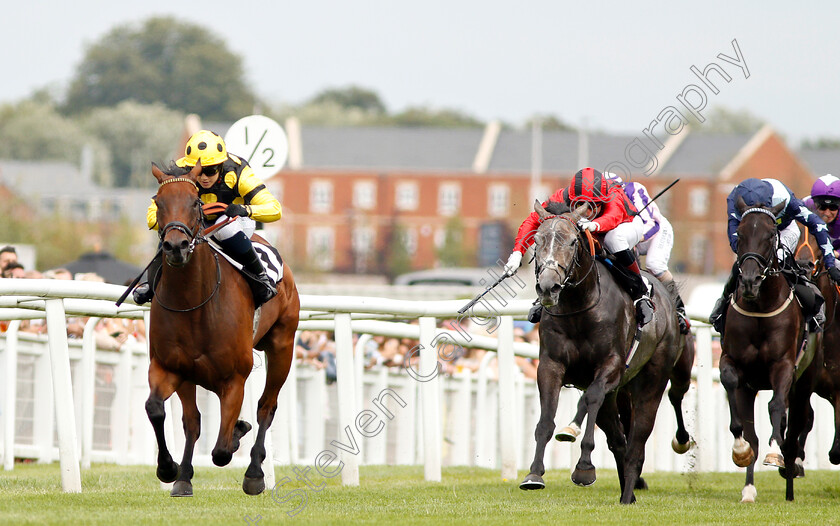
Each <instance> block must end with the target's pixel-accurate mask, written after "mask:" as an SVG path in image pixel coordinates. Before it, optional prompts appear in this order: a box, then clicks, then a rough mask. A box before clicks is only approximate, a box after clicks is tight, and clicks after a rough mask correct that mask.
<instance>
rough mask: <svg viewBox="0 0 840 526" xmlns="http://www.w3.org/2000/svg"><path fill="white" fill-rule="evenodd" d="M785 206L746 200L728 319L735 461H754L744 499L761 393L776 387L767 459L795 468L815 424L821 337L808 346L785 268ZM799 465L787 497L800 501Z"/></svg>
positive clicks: (727, 378) (751, 491)
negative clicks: (779, 219) (803, 439)
mask: <svg viewBox="0 0 840 526" xmlns="http://www.w3.org/2000/svg"><path fill="white" fill-rule="evenodd" d="M783 207H784V203H780V204H778V205H776V206H775V207H772V208H770V207H764V206H751V207H750V206H747V204H746V203H745V202H744V200H743V199H742V198H740V197H739V198H738V200H737V202H736V204H735V208H736V210H737V211H738V213H739V214H740V215H741V222H740V224H739V225H738V230H737V233H738V250H737V262H736V266H737V269H738V271H739V276H738V286H737V288H736V291H735V294H733V296H732V300H731V307H732V308H731V309H729V314H728V315H727V317H726V326H725V330H724V335H723V343H722V352H721V358H720V366H719V367H720V381H721V383H722V384H723V386H724V388H725V389H726V394H727V398H728V400H729V412H730V425H729V430H730V432H731V433H732V436H733V438H734V445H733V447H732V460H733V462H735V464H736V465H737V466H740V467H746V468H747V473H746V481H745V483H744V488H743V489H742V491H741V502H754V501H755V497H756V495H757V491H756V488H755V478H754V471H755V462H756V456H757V452H758V437H757V436H756V432H755V416H754V414H755V398H756V394H757V393H758V391H760V390H767V389H770V390H772V391H773V397H772V399H771V400H770V403H769V408H768V409H769V413H770V423H771V425H772V427H773V431H772V436H771V437H770V442H769V445H770V448H769V452H768V453H767V455H766V456H765V458H764V464H765V465H769V466H777V467H779V468H784V467H785V466H790V467H793V466H795V464H796V462H795V459H796V456H797V453H798V442H799V437H800V434H801V433H802V432H803V431H804V429H805V427H806V426H807V420H808V412H809V411H810V397H811V393H812V392H813V389H814V386H815V383H816V377H817V372H818V371H817V368H816V367H809V366H810V365H811V362H812V361H816V362H817V363H820V362H821V361H822V350H821V348H820V345H817V341H818V340H819V338H812V339H811V340H810V342H809V345H807V346H804V345H803V343H804V335H805V319H804V316H803V313H802V309H801V308H800V306H799V304H798V303H797V302H796V301H794V294H793V289H792V288H791V286H790V285H789V284H788V281H787V279H786V278H785V277H784V276H783V275H782V273H781V265H780V261H779V257H780V256H779V248H780V245H781V242H780V237H779V232H778V229H777V228H776V216H777V214H778V213H779V212H780V211H781V210H782V208H783ZM795 476H796V469H785V470H784V477H785V481H786V485H785V499H786V500H793V480H794V477H795Z"/></svg>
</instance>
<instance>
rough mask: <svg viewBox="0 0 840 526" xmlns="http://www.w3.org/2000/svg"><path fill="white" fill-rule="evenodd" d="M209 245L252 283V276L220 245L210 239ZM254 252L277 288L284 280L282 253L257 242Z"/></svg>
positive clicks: (255, 242)
mask: <svg viewBox="0 0 840 526" xmlns="http://www.w3.org/2000/svg"><path fill="white" fill-rule="evenodd" d="M207 243H208V244H209V245H210V247H211V248H212V249H213V250H215V251H216V252H218V253H219V254H221V255H222V256H223V257H224V258H225V259H226V260H228V262H229V263H230V264H231V265H233V266H234V268H236V269H237V270H239V272H240V273H242V275H243V276H245V277H246V278H247V279H248V280H249V281H251V276H249V275H248V273H247V272H245V271H243V270H242V264H241V263H239V262H237V261H236V260H235V259H233V258H232V257H230V256H228V255H227V254H225V252H224V250H222V247H221V246H219V244H218V243H216V242H215V241H213V240H212V239H208V240H207ZM253 243H254V250H256V251H257V254H258V255H259V256H260V261H261V262H262V265H263V268H265V273H266V274H267V275H268V279H270V280H271V283H272V284H273V285H274V286H275V287H276V286H277V284H278V283H280V281H281V280H282V279H283V259H282V258H281V257H280V253H279V252H277V249H276V248H274V247H272V246H271V245H264V244H262V243H259V242H257V241H254V242H253Z"/></svg>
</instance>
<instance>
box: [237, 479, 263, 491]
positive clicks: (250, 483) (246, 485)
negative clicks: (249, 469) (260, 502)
mask: <svg viewBox="0 0 840 526" xmlns="http://www.w3.org/2000/svg"><path fill="white" fill-rule="evenodd" d="M242 491H244V492H245V493H246V494H247V495H259V494H260V493H262V492H263V491H265V478H263V477H260V478H251V477H245V479H244V480H243V481H242Z"/></svg>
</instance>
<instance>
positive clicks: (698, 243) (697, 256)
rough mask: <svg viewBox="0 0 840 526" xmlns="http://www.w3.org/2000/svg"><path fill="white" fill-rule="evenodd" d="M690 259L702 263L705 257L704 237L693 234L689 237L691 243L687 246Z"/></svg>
mask: <svg viewBox="0 0 840 526" xmlns="http://www.w3.org/2000/svg"><path fill="white" fill-rule="evenodd" d="M688 257H689V258H690V261H694V262H696V263H699V264H701V265H702V264H703V262H704V260H705V258H706V237H705V236H702V235H698V234H695V235H693V236H692V237H691V245H690V246H689V247H688Z"/></svg>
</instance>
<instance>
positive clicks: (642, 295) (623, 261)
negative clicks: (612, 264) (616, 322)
mask: <svg viewBox="0 0 840 526" xmlns="http://www.w3.org/2000/svg"><path fill="white" fill-rule="evenodd" d="M613 255H614V256H615V260H616V261H617V262H618V263H619V264H620V265H621V266H622V267H624V268H625V269H626V270H628V271H629V272H627V275H628V278H629V279H630V280H631V281H630V282H629V283H627V292H628V293H629V294H630V297H631V298H633V305H635V306H636V323H638V324H639V326H640V327H644V326H645V325H647V324H648V323H649V322H650V321H651V320H652V319H653V302H652V301H651V300H650V284H649V283H648V282H647V280H646V279H644V278H643V277H642V272H641V271H640V270H639V263H638V262H637V261H636V256H634V255H633V252H632V251H631V250H630V249H627V250H621V251H619V252H615V253H614V254H613Z"/></svg>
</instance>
